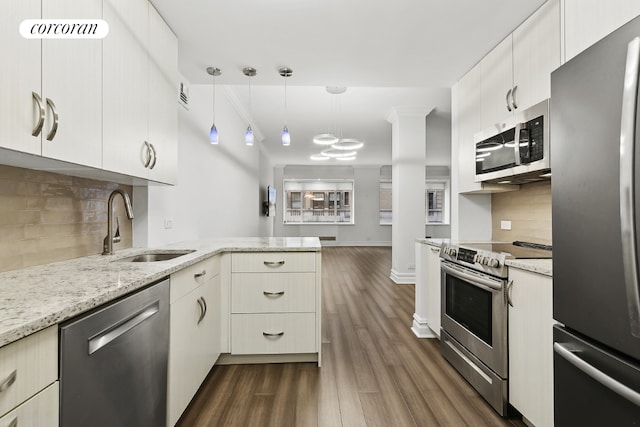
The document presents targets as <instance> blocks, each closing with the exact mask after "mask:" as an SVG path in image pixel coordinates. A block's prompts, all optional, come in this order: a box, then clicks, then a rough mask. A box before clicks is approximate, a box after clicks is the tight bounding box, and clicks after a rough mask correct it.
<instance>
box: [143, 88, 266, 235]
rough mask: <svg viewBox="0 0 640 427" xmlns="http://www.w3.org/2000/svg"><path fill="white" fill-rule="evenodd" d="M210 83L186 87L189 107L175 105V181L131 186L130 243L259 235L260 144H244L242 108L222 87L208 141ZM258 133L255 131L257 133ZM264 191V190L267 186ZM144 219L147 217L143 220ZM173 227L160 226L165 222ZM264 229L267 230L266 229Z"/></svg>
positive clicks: (263, 176)
mask: <svg viewBox="0 0 640 427" xmlns="http://www.w3.org/2000/svg"><path fill="white" fill-rule="evenodd" d="M212 90H213V87H212V86H211V85H193V86H191V88H190V102H189V110H188V111H187V110H185V109H184V108H182V107H178V111H179V113H178V115H179V132H178V184H177V185H176V186H173V187H168V186H152V187H136V188H135V189H134V210H135V215H136V218H140V219H139V220H136V221H135V223H134V246H137V247H147V246H156V245H161V244H166V243H172V242H179V241H184V240H193V239H200V238H207V237H227V236H234V237H243V236H258V235H260V233H262V232H268V227H262V226H261V225H260V224H261V223H260V220H261V210H260V209H261V208H260V201H261V198H263V197H264V196H261V194H260V193H261V191H263V189H262V184H261V180H262V179H264V180H268V179H269V177H268V172H267V174H266V175H263V174H261V173H260V169H261V167H260V165H261V163H262V164H266V165H267V169H270V166H269V164H268V159H263V160H262V162H261V160H260V156H261V155H260V153H259V143H258V142H256V145H254V146H253V147H247V146H245V144H244V130H245V128H246V126H247V123H246V121H245V120H244V119H243V114H242V110H241V107H240V106H239V105H238V103H237V101H235V98H234V96H233V93H232V92H230V91H229V90H228V89H227V88H225V87H220V86H218V87H217V90H216V126H217V128H218V131H219V133H220V144H219V145H217V146H215V145H211V144H209V139H208V138H209V128H210V127H211V121H212V114H213V110H212ZM256 133H257V132H256ZM264 191H266V186H265V189H264ZM145 219H146V221H145ZM167 219H168V220H170V221H172V222H173V228H171V229H166V228H165V220H167ZM265 230H267V231H265Z"/></svg>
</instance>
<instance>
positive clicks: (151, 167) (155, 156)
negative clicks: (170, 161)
mask: <svg viewBox="0 0 640 427" xmlns="http://www.w3.org/2000/svg"><path fill="white" fill-rule="evenodd" d="M149 146H150V147H151V151H152V156H153V161H152V162H151V164H150V165H149V169H153V168H154V166H155V165H156V160H158V154H157V153H156V147H155V146H154V145H153V144H149Z"/></svg>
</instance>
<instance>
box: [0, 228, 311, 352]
mask: <svg viewBox="0 0 640 427" xmlns="http://www.w3.org/2000/svg"><path fill="white" fill-rule="evenodd" d="M184 249H192V250H194V252H192V253H189V254H187V255H183V256H180V257H177V258H174V259H172V260H167V261H161V262H118V260H120V259H122V258H127V257H130V256H133V255H137V254H140V253H143V252H153V251H179V250H184ZM320 250H321V246H320V240H319V239H318V238H317V237H269V238H258V237H245V238H225V239H203V240H197V241H192V242H182V243H174V244H171V245H165V246H161V247H156V248H145V249H142V248H132V249H124V250H120V251H117V252H116V253H115V254H114V255H108V256H103V255H92V256H87V257H82V258H76V259H72V260H67V261H61V262H56V263H51V264H45V265H39V266H35V267H29V268H24V269H20V270H14V271H7V272H4V273H0V295H2V305H1V306H0V347H1V346H4V345H6V344H9V343H11V342H13V341H16V340H18V339H20V338H22V337H25V336H27V335H30V334H32V333H34V332H37V331H39V330H41V329H44V328H46V327H48V326H51V325H54V324H56V323H60V322H62V321H64V320H67V319H69V318H71V317H73V316H76V315H78V314H80V313H83V312H85V311H87V310H90V309H92V308H95V307H97V306H99V305H101V304H104V303H107V302H109V301H111V300H113V299H115V298H118V297H120V296H123V295H126V294H128V293H130V292H132V291H135V290H136V289H139V288H141V287H144V286H146V285H148V284H150V283H153V282H155V281H157V280H159V279H162V278H164V277H167V276H169V275H170V274H171V273H174V272H175V271H178V270H181V269H183V268H185V267H188V266H190V265H193V264H195V263H197V262H199V261H202V260H204V259H206V258H209V257H211V256H214V255H216V254H219V253H223V252H270V251H291V252H296V251H297V252H309V251H313V252H317V251H320Z"/></svg>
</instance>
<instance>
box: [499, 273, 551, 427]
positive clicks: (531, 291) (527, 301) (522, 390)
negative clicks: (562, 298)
mask: <svg viewBox="0 0 640 427" xmlns="http://www.w3.org/2000/svg"><path fill="white" fill-rule="evenodd" d="M509 281H510V282H512V284H511V289H510V291H509V297H510V298H509V299H510V302H511V304H512V306H510V307H509V403H511V405H513V406H514V407H515V408H516V409H517V410H518V411H520V413H522V415H523V417H525V418H526V419H527V420H529V421H530V422H531V423H532V424H533V425H535V426H536V427H545V426H552V425H553V324H554V321H553V289H552V278H551V277H549V276H543V275H540V274H536V273H532V272H529V271H523V270H519V269H516V268H510V269H509Z"/></svg>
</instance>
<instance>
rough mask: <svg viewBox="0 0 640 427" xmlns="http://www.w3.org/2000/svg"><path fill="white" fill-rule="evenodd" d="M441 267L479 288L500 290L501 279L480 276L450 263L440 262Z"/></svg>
mask: <svg viewBox="0 0 640 427" xmlns="http://www.w3.org/2000/svg"><path fill="white" fill-rule="evenodd" d="M441 268H442V270H443V271H444V272H446V273H448V274H451V275H452V276H454V277H457V278H458V279H462V280H464V281H466V282H468V283H469V284H471V285H474V286H477V287H479V288H483V289H487V288H489V289H487V290H489V291H501V290H502V287H503V286H502V283H503V282H502V281H501V280H497V279H496V280H494V279H490V278H488V277H481V276H478V275H475V274H472V273H469V272H467V271H464V270H461V269H459V268H456V267H454V266H452V265H450V264H445V263H442V264H441Z"/></svg>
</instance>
